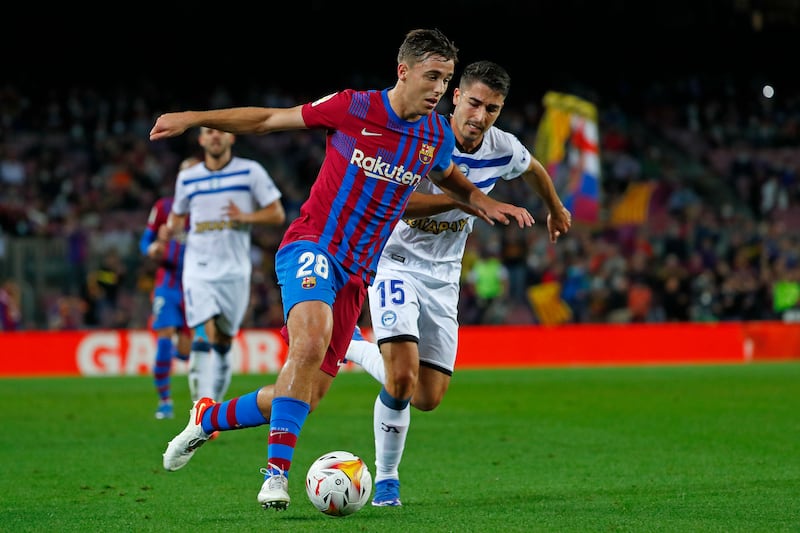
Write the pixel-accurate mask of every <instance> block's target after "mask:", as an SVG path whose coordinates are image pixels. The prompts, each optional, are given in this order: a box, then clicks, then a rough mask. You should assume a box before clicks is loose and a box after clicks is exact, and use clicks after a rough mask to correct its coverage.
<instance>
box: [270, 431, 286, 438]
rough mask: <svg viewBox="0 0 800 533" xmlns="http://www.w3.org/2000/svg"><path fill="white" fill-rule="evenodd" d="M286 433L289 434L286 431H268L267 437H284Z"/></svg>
mask: <svg viewBox="0 0 800 533" xmlns="http://www.w3.org/2000/svg"><path fill="white" fill-rule="evenodd" d="M287 433H289V432H288V431H270V432H269V436H270V437H278V436H280V435H286V434H287Z"/></svg>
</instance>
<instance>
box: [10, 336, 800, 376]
mask: <svg viewBox="0 0 800 533" xmlns="http://www.w3.org/2000/svg"><path fill="white" fill-rule="evenodd" d="M364 334H365V335H366V336H367V337H368V338H369V337H370V336H371V332H370V331H369V330H364ZM155 350H156V338H155V335H154V334H153V333H152V332H151V331H148V330H99V331H94V330H92V331H72V332H38V331H37V332H30V331H26V332H10V333H2V334H0V377H13V376H18V377H22V376H119V375H146V374H150V372H151V367H152V364H153V359H154V357H155ZM286 352H287V347H286V343H285V342H284V341H283V338H282V337H281V335H280V332H279V331H278V330H270V329H250V330H245V331H242V332H240V333H239V335H238V336H237V337H236V339H235V342H234V345H233V348H232V350H231V357H232V363H233V366H234V372H235V373H240V374H241V373H246V374H258V373H274V372H277V371H278V370H279V369H280V368H281V366H282V365H283V363H284V361H285V360H286ZM795 358H798V359H800V324H797V323H791V324H787V323H781V322H755V323H753V322H746V323H744V322H731V323H718V324H636V325H562V326H551V327H542V326H470V327H463V328H461V330H460V332H459V347H458V359H457V362H456V367H457V368H491V367H534V366H581V365H629V364H681V363H741V362H747V361H751V360H763V359H795ZM357 368H358V367H356V366H355V365H353V364H352V363H351V364H348V365H345V367H344V368H343V370H344V371H352V370H356V369H357ZM185 371H186V364H185V363H181V362H176V367H175V373H177V374H181V373H185Z"/></svg>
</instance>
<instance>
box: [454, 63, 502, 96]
mask: <svg viewBox="0 0 800 533" xmlns="http://www.w3.org/2000/svg"><path fill="white" fill-rule="evenodd" d="M476 82H480V83H483V84H484V85H486V86H487V87H489V88H490V89H491V90H493V91H495V92H498V93H500V94H502V95H503V98H505V97H506V96H508V91H509V89H510V88H511V76H509V75H508V72H506V69H504V68H503V67H501V66H500V65H498V64H497V63H493V62H492V61H485V60H484V61H476V62H474V63H470V64H469V65H467V66H466V67H465V68H464V72H462V73H461V79H460V81H459V82H458V87H459V88H460V89H461V90H462V91H465V90H467V89H468V88H470V87H471V86H472V85H473V84H474V83H476Z"/></svg>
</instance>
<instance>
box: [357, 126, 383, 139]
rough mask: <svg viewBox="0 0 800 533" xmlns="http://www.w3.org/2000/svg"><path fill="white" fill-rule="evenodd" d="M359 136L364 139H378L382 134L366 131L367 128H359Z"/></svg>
mask: <svg viewBox="0 0 800 533" xmlns="http://www.w3.org/2000/svg"><path fill="white" fill-rule="evenodd" d="M361 135H363V136H364V137H380V136H381V135H382V134H381V133H376V132H374V131H367V128H361Z"/></svg>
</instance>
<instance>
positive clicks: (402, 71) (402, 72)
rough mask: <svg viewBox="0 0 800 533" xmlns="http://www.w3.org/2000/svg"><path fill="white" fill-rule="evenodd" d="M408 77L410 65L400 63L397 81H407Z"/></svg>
mask: <svg viewBox="0 0 800 533" xmlns="http://www.w3.org/2000/svg"><path fill="white" fill-rule="evenodd" d="M407 77H408V65H406V64H405V63H400V64H398V65H397V79H398V80H400V81H406V78H407Z"/></svg>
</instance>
